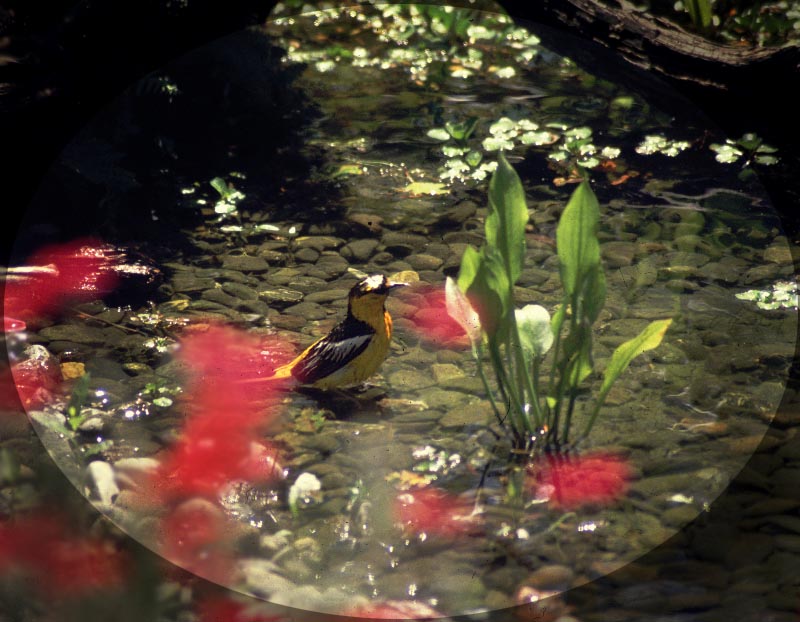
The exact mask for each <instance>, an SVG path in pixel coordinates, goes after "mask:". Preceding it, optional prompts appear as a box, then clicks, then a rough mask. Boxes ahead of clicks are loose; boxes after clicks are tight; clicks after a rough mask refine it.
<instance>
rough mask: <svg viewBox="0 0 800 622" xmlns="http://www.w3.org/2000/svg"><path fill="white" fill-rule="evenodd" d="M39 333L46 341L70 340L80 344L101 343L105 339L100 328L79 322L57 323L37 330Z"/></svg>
mask: <svg viewBox="0 0 800 622" xmlns="http://www.w3.org/2000/svg"><path fill="white" fill-rule="evenodd" d="M39 335H40V336H41V337H43V338H45V339H47V340H48V341H71V342H73V343H82V344H101V343H103V342H104V341H105V340H106V333H105V331H104V330H103V329H102V328H94V327H92V326H85V325H81V324H57V325H55V326H48V327H47V328H43V329H42V330H40V331H39Z"/></svg>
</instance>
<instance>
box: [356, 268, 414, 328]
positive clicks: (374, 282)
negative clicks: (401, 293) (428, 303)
mask: <svg viewBox="0 0 800 622" xmlns="http://www.w3.org/2000/svg"><path fill="white" fill-rule="evenodd" d="M406 285H408V283H400V282H398V281H392V280H390V279H388V278H386V277H385V276H383V275H382V274H373V275H372V276H368V277H366V278H364V279H361V280H360V281H359V282H358V283H356V284H355V285H354V286H353V288H352V289H351V290H350V295H349V296H348V303H349V306H350V312H351V313H352V314H353V315H354V316H355V317H356V318H358V319H360V320H365V321H369V320H370V318H371V317H375V316H377V315H380V317H381V318H382V317H383V303H384V302H385V301H386V297H387V296H388V295H389V293H390V292H391V291H392V290H394V289H397V288H399V287H405V286H406Z"/></svg>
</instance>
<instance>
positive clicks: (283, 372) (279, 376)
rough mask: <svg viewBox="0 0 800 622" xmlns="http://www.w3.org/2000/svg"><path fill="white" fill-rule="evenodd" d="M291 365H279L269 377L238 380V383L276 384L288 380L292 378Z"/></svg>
mask: <svg viewBox="0 0 800 622" xmlns="http://www.w3.org/2000/svg"><path fill="white" fill-rule="evenodd" d="M292 364H293V363H287V364H286V365H281V366H280V367H276V368H275V371H273V372H272V375H271V376H261V377H259V378H245V379H243V380H240V381H239V383H241V384H254V383H261V382H278V381H281V380H290V379H291V378H292Z"/></svg>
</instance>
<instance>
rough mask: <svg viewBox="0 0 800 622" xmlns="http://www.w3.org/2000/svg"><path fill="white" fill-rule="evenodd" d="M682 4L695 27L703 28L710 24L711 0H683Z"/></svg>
mask: <svg viewBox="0 0 800 622" xmlns="http://www.w3.org/2000/svg"><path fill="white" fill-rule="evenodd" d="M683 5H684V6H685V7H686V11H687V12H688V13H689V17H690V18H691V20H692V23H693V24H694V25H695V26H696V27H698V28H703V29H705V28H708V27H709V26H710V25H711V0H684V2H683Z"/></svg>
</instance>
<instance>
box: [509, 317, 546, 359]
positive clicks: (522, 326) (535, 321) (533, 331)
mask: <svg viewBox="0 0 800 622" xmlns="http://www.w3.org/2000/svg"><path fill="white" fill-rule="evenodd" d="M514 315H515V316H516V319H517V329H518V330H519V341H520V344H521V345H522V349H523V350H524V351H525V352H527V353H528V355H529V356H531V357H537V358H541V357H542V356H544V355H545V354H546V353H547V351H548V350H549V349H550V347H551V346H552V345H553V329H552V328H550V314H549V313H548V312H547V309H545V308H544V307H542V306H540V305H525V306H524V307H522V309H516V310H515V311H514Z"/></svg>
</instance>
